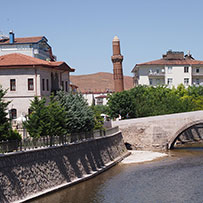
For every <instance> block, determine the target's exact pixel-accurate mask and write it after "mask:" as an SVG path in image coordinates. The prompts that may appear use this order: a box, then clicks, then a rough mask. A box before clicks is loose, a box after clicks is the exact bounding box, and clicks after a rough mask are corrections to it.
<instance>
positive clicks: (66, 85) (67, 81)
mask: <svg viewBox="0 0 203 203" xmlns="http://www.w3.org/2000/svg"><path fill="white" fill-rule="evenodd" d="M66 92H68V81H66Z"/></svg>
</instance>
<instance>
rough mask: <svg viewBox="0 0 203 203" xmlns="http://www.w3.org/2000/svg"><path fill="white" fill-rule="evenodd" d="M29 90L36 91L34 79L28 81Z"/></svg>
mask: <svg viewBox="0 0 203 203" xmlns="http://www.w3.org/2000/svg"><path fill="white" fill-rule="evenodd" d="M28 90H34V82H33V78H29V79H28Z"/></svg>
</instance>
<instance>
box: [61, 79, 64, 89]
mask: <svg viewBox="0 0 203 203" xmlns="http://www.w3.org/2000/svg"><path fill="white" fill-rule="evenodd" d="M61 88H62V90H64V81H61Z"/></svg>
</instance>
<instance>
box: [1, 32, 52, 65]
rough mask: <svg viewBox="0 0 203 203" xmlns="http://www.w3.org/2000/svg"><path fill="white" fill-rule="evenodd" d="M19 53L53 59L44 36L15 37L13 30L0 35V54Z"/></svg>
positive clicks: (48, 59)
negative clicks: (5, 34) (6, 34)
mask: <svg viewBox="0 0 203 203" xmlns="http://www.w3.org/2000/svg"><path fill="white" fill-rule="evenodd" d="M11 53H20V54H25V55H28V56H32V57H35V58H39V59H42V60H47V61H55V60H56V57H55V56H54V55H53V54H52V48H51V46H50V45H49V44H48V40H47V38H46V37H44V36H40V37H23V38H15V34H14V33H13V31H11V32H9V36H2V35H1V36H0V56H1V55H6V54H11Z"/></svg>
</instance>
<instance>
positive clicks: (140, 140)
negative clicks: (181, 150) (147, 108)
mask: <svg viewBox="0 0 203 203" xmlns="http://www.w3.org/2000/svg"><path fill="white" fill-rule="evenodd" d="M199 123H203V111H193V112H187V113H178V114H170V115H162V116H153V117H145V118H137V119H127V120H121V121H115V122H113V126H116V125H118V126H119V128H120V130H121V131H122V134H123V138H124V142H127V143H129V144H131V145H132V147H133V148H135V149H141V150H165V149H170V148H171V147H172V146H173V144H174V141H175V140H176V138H177V137H178V136H179V135H180V134H181V133H182V132H183V131H184V130H186V129H188V128H190V127H191V126H194V125H197V124H199ZM201 136H202V137H203V135H201Z"/></svg>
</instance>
